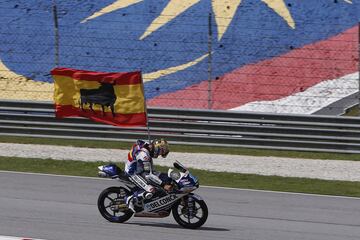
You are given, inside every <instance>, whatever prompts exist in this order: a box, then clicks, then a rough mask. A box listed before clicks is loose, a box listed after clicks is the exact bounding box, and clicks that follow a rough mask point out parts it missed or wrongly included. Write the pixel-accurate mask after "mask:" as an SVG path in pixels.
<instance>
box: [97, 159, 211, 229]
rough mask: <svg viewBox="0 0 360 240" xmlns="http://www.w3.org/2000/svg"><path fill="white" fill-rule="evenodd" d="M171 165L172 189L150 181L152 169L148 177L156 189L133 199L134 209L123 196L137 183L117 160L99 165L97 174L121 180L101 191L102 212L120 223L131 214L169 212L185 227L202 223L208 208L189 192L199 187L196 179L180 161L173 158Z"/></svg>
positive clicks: (99, 201)
mask: <svg viewBox="0 0 360 240" xmlns="http://www.w3.org/2000/svg"><path fill="white" fill-rule="evenodd" d="M173 165H174V168H175V169H172V168H170V169H169V170H168V176H169V177H170V178H171V179H172V182H171V185H172V190H171V191H170V192H166V191H165V190H164V189H163V188H162V187H161V186H159V185H157V184H156V183H155V182H152V181H151V176H152V174H153V173H152V171H151V172H150V174H149V175H148V177H147V180H148V181H149V182H150V183H151V184H152V185H153V186H154V187H155V188H156V189H157V190H156V192H155V194H154V195H153V196H152V197H151V198H150V199H146V198H143V200H141V201H137V202H136V203H135V211H136V213H133V211H131V210H130V209H129V208H128V207H127V205H126V203H125V198H126V197H127V196H129V195H132V194H133V193H134V192H135V191H136V190H138V187H136V186H135V184H134V183H132V182H131V181H130V180H129V178H128V177H127V175H126V174H125V173H124V171H122V170H121V168H119V167H118V166H117V165H116V164H109V165H103V166H99V167H98V169H99V172H98V175H99V177H106V178H112V179H116V180H118V181H119V182H120V186H117V187H109V188H106V189H105V190H103V191H102V192H101V193H100V195H99V198H98V203H97V205H98V209H99V211H100V213H101V215H102V216H103V217H104V218H105V219H106V220H108V221H110V222H117V223H123V222H126V221H127V220H129V219H130V218H131V217H132V216H134V217H152V218H164V217H167V216H169V215H170V213H172V215H173V217H174V219H175V221H176V222H177V223H178V224H179V225H181V226H183V227H185V228H190V229H195V228H199V227H201V226H202V225H203V224H204V223H205V222H206V220H207V217H208V208H207V205H206V203H205V201H204V200H203V199H202V198H201V197H200V196H199V195H197V194H194V193H192V192H193V191H194V190H196V189H197V188H198V187H199V181H198V179H197V178H196V177H195V176H193V175H191V173H190V172H189V170H188V169H187V168H186V167H184V166H183V165H182V164H181V163H180V162H178V161H176V162H174V164H173Z"/></svg>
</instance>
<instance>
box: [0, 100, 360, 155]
mask: <svg viewBox="0 0 360 240" xmlns="http://www.w3.org/2000/svg"><path fill="white" fill-rule="evenodd" d="M148 111H149V128H150V132H151V136H152V138H157V137H158V138H159V137H166V138H167V139H168V140H169V141H170V142H171V143H172V144H187V145H204V146H225V147H241V148H257V149H273V150H297V151H314V152H333V153H360V118H356V117H328V116H314V115H311V116H309V115H283V114H276V115H274V114H258V113H249V112H229V111H215V110H213V111H209V110H183V109H166V108H149V109H148ZM0 135H1V136H21V137H26V136H28V137H41V138H62V139H84V140H99V141H134V140H136V139H147V138H148V136H147V129H146V128H143V127H138V128H119V127H113V126H110V125H103V124H97V123H94V122H90V121H88V120H87V119H82V118H66V119H56V118H55V117H54V110H53V105H52V104H51V103H46V102H19V101H0Z"/></svg>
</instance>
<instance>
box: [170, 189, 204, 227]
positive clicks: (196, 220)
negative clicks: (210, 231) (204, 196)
mask: <svg viewBox="0 0 360 240" xmlns="http://www.w3.org/2000/svg"><path fill="white" fill-rule="evenodd" d="M188 197H191V198H192V199H193V201H194V207H193V208H192V212H190V211H189V207H188V200H187V199H188ZM188 197H187V198H185V199H182V200H181V201H178V202H177V203H175V204H174V205H173V207H172V214H173V217H174V219H175V221H176V222H177V223H178V224H179V225H181V226H183V227H184V228H189V229H195V228H199V227H201V226H202V225H203V224H204V223H205V222H206V220H207V218H208V207H207V205H206V203H205V202H204V201H203V200H199V199H197V198H194V197H192V196H191V195H189V196H188Z"/></svg>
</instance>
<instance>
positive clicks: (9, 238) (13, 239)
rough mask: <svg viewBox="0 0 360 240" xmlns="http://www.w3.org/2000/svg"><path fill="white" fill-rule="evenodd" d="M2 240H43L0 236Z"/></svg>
mask: <svg viewBox="0 0 360 240" xmlns="http://www.w3.org/2000/svg"><path fill="white" fill-rule="evenodd" d="M0 240H41V239H35V238H26V237H12V236H0ZM43 240H44V239H43Z"/></svg>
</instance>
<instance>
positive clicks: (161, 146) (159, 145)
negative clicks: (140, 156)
mask: <svg viewBox="0 0 360 240" xmlns="http://www.w3.org/2000/svg"><path fill="white" fill-rule="evenodd" d="M151 144H152V145H153V150H154V153H153V156H152V157H154V158H157V157H158V156H159V155H160V156H162V157H163V158H166V156H167V155H168V154H169V152H170V150H169V144H168V142H167V141H166V140H165V139H163V138H161V139H160V140H157V139H155V140H153V141H152V142H151Z"/></svg>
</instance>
